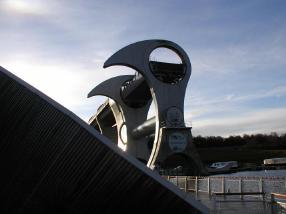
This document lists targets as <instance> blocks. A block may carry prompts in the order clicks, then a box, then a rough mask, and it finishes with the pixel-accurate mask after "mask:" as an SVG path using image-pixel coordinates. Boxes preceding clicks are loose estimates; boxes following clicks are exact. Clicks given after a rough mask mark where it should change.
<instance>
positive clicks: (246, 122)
mask: <svg viewBox="0 0 286 214" xmlns="http://www.w3.org/2000/svg"><path fill="white" fill-rule="evenodd" d="M285 131H286V108H276V109H275V108H274V109H266V110H260V111H253V112H247V113H244V114H241V115H237V116H232V117H227V118H223V117H214V118H212V119H205V120H193V134H194V135H204V136H229V135H241V134H252V133H270V132H281V133H282V132H285Z"/></svg>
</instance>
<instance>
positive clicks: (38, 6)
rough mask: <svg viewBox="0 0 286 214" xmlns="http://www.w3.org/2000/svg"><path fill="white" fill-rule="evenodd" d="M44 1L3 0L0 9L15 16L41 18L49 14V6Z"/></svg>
mask: <svg viewBox="0 0 286 214" xmlns="http://www.w3.org/2000/svg"><path fill="white" fill-rule="evenodd" d="M43 3H44V2H43V1H37V0H30V1H25V0H2V2H0V7H1V9H2V10H4V11H6V12H8V13H10V14H11V13H12V14H14V15H28V16H31V15H32V16H39V15H44V14H46V13H47V12H48V10H47V5H44V4H43Z"/></svg>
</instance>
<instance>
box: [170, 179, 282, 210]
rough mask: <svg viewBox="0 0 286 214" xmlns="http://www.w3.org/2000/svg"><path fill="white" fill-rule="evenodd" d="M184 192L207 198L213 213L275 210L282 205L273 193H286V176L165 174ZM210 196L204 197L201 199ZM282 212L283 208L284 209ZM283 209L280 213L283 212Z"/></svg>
mask: <svg viewBox="0 0 286 214" xmlns="http://www.w3.org/2000/svg"><path fill="white" fill-rule="evenodd" d="M165 178H166V179H167V180H169V181H170V182H172V183H173V184H175V185H177V186H178V187H179V188H180V189H181V190H184V191H185V192H193V193H194V194H195V195H196V197H198V199H200V200H202V201H203V200H207V203H209V207H210V208H211V210H212V211H213V213H216V212H218V213H224V211H226V212H228V211H229V209H237V212H240V211H241V210H240V209H242V208H244V209H245V208H246V207H247V209H246V210H244V213H267V212H268V211H269V212H270V211H273V210H275V211H277V210H278V209H284V208H283V207H282V208H281V205H280V204H278V203H277V202H276V201H275V200H274V195H275V194H273V193H280V194H285V193H286V176H279V177H249V176H245V177H235V176H210V177H197V176H165ZM200 193H205V194H204V195H209V196H208V197H207V198H203V199H202V198H200V197H202V196H198V195H200ZM283 212H285V210H284V211H283ZM283 212H282V213H283Z"/></svg>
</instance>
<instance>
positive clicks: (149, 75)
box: [88, 40, 206, 175]
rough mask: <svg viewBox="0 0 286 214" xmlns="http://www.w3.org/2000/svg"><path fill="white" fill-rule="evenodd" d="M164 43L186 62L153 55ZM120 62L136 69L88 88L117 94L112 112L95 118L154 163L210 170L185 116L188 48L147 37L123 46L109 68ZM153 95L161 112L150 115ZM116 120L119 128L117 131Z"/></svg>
mask: <svg viewBox="0 0 286 214" xmlns="http://www.w3.org/2000/svg"><path fill="white" fill-rule="evenodd" d="M161 47H164V48H167V49H170V50H172V51H173V52H174V53H176V54H177V55H178V56H179V58H180V59H181V61H182V63H181V64H175V63H166V62H156V61H152V60H150V55H151V53H152V52H153V51H154V50H155V49H157V48H161ZM115 65H123V66H127V67H130V68H133V69H135V70H136V74H135V75H134V76H132V75H123V76H118V77H114V78H111V79H109V80H106V81H105V82H103V83H101V84H99V85H98V86H96V87H95V88H94V89H93V90H92V91H91V92H90V93H89V94H88V97H92V96H96V95H104V96H107V97H109V98H111V99H112V100H113V101H110V100H108V101H107V102H106V103H105V105H104V107H105V111H104V112H105V115H106V116H104V115H103V111H102V110H103V109H104V108H103V107H101V108H100V109H99V110H98V112H97V114H96V115H95V116H94V117H93V118H92V119H91V120H90V124H91V125H92V126H94V127H97V128H98V129H99V130H100V131H101V133H102V134H104V135H106V136H107V137H109V138H110V139H113V140H114V141H115V142H116V144H118V146H119V147H121V148H123V149H124V150H126V152H127V153H129V154H131V155H133V156H135V157H136V158H137V159H139V160H141V161H142V162H145V163H146V164H147V166H148V167H150V168H152V169H155V168H156V169H161V168H163V169H170V168H176V167H178V166H180V167H182V168H183V170H184V172H185V174H188V175H199V174H205V173H206V171H205V169H204V167H203V164H202V162H201V160H200V157H199V155H198V153H197V151H196V148H195V146H194V145H193V144H192V135H191V127H187V126H186V125H185V121H184V98H185V91H186V87H187V84H188V81H189V78H190V75H191V63H190V60H189V58H188V55H187V54H186V52H185V51H184V50H183V49H182V48H181V47H180V46H178V45H177V44H175V43H173V42H171V41H166V40H146V41H141V42H136V43H134V44H131V45H128V46H126V47H124V48H122V49H121V50H119V51H117V52H116V53H115V54H114V55H112V56H111V57H110V58H109V59H108V60H107V61H106V62H105V64H104V68H107V67H110V66H115ZM111 86H112V87H111ZM152 100H153V102H154V103H155V108H156V116H155V118H151V119H149V120H147V114H148V111H149V108H150V104H151V101H152ZM108 108H109V110H107V109H108ZM111 113H112V115H113V116H114V118H115V119H114V120H112V119H111V120H110V121H112V122H110V123H109V124H107V123H105V122H104V119H103V120H101V119H100V118H101V117H102V118H107V116H108V117H110V118H111V116H110V114H111ZM112 123H113V124H112ZM111 124H112V126H111ZM115 126H116V130H117V132H115V131H111V129H112V128H111V127H115ZM150 139H154V140H153V142H150Z"/></svg>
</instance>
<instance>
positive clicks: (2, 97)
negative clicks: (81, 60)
mask: <svg viewBox="0 0 286 214" xmlns="http://www.w3.org/2000/svg"><path fill="white" fill-rule="evenodd" d="M51 87H52V83H51ZM0 172H1V176H0V213H132V214H134V213H155V212H157V213H167V212H168V213H169V212H171V213H184V214H186V213H201V212H202V213H207V212H208V209H207V208H206V207H205V206H203V205H202V204H201V203H199V202H198V201H195V200H194V199H193V198H191V197H190V196H188V195H187V194H185V193H183V192H181V191H180V190H178V189H177V188H176V187H175V186H174V185H172V184H171V183H169V182H167V181H165V180H164V179H163V178H161V177H160V176H159V175H157V174H155V173H154V172H152V171H151V170H149V169H148V168H146V167H145V166H144V165H143V164H141V163H140V162H139V161H137V160H136V159H135V158H133V157H131V156H128V155H126V154H125V153H124V152H122V151H121V150H119V149H118V148H117V147H116V146H115V145H113V144H112V143H111V142H110V141H109V140H108V139H106V138H105V137H104V136H102V135H100V134H99V133H98V132H97V131H96V130H94V129H93V128H92V127H90V126H88V125H87V124H86V123H85V122H84V121H82V120H81V119H79V118H78V117H77V116H76V115H74V114H73V113H72V112H70V111H68V110H67V109H65V108H64V107H62V106H61V105H59V104H58V103H56V102H55V101H53V100H52V99H50V98H49V97H47V96H46V95H44V94H43V93H41V92H39V91H38V90H36V89H35V88H33V87H31V86H30V85H28V84H27V83H25V82H24V81H22V80H20V79H19V78H17V77H16V76H14V75H13V74H11V73H9V72H8V71H7V70H5V69H3V68H2V67H0Z"/></svg>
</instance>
